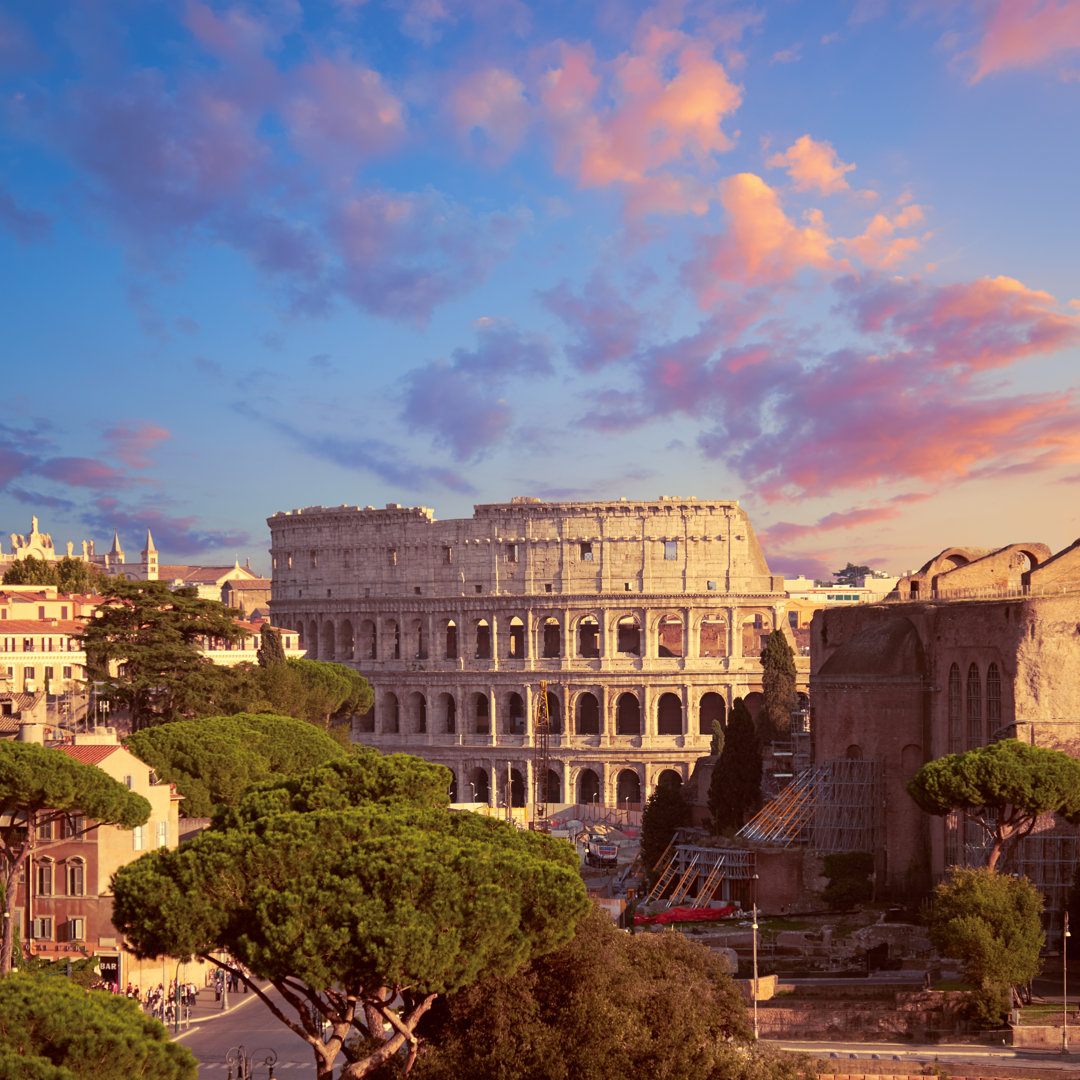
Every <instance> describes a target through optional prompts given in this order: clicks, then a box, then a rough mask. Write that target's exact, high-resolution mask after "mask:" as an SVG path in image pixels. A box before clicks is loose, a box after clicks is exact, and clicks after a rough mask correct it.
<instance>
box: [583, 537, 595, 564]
mask: <svg viewBox="0 0 1080 1080" xmlns="http://www.w3.org/2000/svg"><path fill="white" fill-rule="evenodd" d="M581 561H582V562H592V544H591V543H589V541H587V540H583V541H582V542H581Z"/></svg>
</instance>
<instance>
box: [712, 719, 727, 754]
mask: <svg viewBox="0 0 1080 1080" xmlns="http://www.w3.org/2000/svg"><path fill="white" fill-rule="evenodd" d="M723 748H724V729H723V727H722V726H721V724H720V721H719V720H714V721H713V722H712V738H711V739H710V740H709V756H710V757H719V755H720V751H721V750H723Z"/></svg>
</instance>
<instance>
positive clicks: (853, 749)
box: [844, 743, 862, 761]
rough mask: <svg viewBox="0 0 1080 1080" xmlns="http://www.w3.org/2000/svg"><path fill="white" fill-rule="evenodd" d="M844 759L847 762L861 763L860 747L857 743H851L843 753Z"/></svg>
mask: <svg viewBox="0 0 1080 1080" xmlns="http://www.w3.org/2000/svg"><path fill="white" fill-rule="evenodd" d="M844 757H846V758H847V759H848V761H862V747H861V746H860V745H859V744H858V743H852V744H851V745H850V746H849V747H848V748H847V749H846V750H845V751H844Z"/></svg>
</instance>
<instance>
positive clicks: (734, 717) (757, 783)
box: [709, 697, 761, 832]
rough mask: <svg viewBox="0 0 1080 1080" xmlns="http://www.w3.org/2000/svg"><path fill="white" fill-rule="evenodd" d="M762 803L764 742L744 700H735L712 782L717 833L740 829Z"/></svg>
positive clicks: (712, 804) (711, 796)
mask: <svg viewBox="0 0 1080 1080" xmlns="http://www.w3.org/2000/svg"><path fill="white" fill-rule="evenodd" d="M760 805H761V742H760V741H759V739H758V734H757V731H756V730H755V729H754V719H753V717H752V716H751V715H750V710H749V709H747V707H746V703H745V702H744V701H743V699H742V698H741V697H740V698H736V699H735V700H734V702H732V706H731V716H730V718H729V719H728V726H727V732H726V733H725V736H724V748H723V750H721V751H720V760H719V761H718V762H717V763H716V764H715V765H714V766H713V773H712V780H711V781H710V783H709V810H710V812H711V813H712V816H713V828H714V829H715V830H716V832H721V831H723V830H724V829H740V828H742V826H743V825H745V824H746V822H747V820H748V819H749V818H751V817H753V815H754V814H755V813H757V810H758V808H759V807H760Z"/></svg>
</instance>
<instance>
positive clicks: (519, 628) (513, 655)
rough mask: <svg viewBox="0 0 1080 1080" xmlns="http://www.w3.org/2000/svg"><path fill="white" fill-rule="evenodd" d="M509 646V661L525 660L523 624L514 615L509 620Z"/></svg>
mask: <svg viewBox="0 0 1080 1080" xmlns="http://www.w3.org/2000/svg"><path fill="white" fill-rule="evenodd" d="M509 637H510V644H509V651H508V652H507V654H506V655H507V656H508V657H509V658H510V659H511V660H523V659H524V658H525V624H524V623H523V622H522V621H521V620H520V619H519V618H518V617H517V616H516V615H515V616H514V617H513V618H512V619H511V620H510V635H509Z"/></svg>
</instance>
